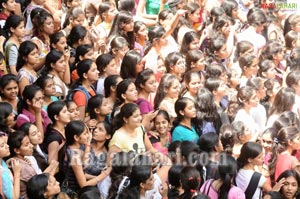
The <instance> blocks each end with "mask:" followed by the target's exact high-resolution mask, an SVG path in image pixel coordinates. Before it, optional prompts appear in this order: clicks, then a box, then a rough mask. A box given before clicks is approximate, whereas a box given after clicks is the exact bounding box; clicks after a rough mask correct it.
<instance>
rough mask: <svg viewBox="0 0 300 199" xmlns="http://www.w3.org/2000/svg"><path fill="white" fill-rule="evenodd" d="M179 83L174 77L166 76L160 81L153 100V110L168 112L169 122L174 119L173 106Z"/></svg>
mask: <svg viewBox="0 0 300 199" xmlns="http://www.w3.org/2000/svg"><path fill="white" fill-rule="evenodd" d="M179 90H180V82H179V80H178V79H177V77H176V76H175V75H171V74H166V75H164V76H163V78H162V80H161V81H160V83H159V85H158V88H157V93H156V95H155V98H154V109H161V110H165V111H167V112H168V114H169V116H170V119H171V121H173V120H174V118H176V116H177V114H176V112H175V108H174V104H175V101H176V100H177V98H178V96H179Z"/></svg>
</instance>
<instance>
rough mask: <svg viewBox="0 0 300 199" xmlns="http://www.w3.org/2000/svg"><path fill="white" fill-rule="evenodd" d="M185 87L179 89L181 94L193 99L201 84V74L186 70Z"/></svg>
mask: <svg viewBox="0 0 300 199" xmlns="http://www.w3.org/2000/svg"><path fill="white" fill-rule="evenodd" d="M183 80H184V83H185V87H186V89H183V90H182V91H181V96H183V97H187V98H190V99H191V100H195V99H196V96H197V92H198V90H199V89H200V88H201V87H202V86H203V83H202V80H201V75H200V74H199V72H197V71H193V70H191V71H188V72H187V73H185V75H184V78H183Z"/></svg>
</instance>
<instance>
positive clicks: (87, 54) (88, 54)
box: [70, 44, 95, 82]
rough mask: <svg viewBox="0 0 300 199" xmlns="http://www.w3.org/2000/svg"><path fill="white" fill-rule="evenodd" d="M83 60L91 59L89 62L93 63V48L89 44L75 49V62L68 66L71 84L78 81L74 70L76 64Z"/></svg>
mask: <svg viewBox="0 0 300 199" xmlns="http://www.w3.org/2000/svg"><path fill="white" fill-rule="evenodd" d="M84 59H91V60H93V61H95V57H94V50H93V46H92V45H90V44H83V45H79V46H78V47H77V48H76V52H75V62H74V63H73V64H72V66H70V68H71V70H70V71H71V80H72V82H75V81H76V80H77V79H78V74H77V70H76V67H77V64H78V62H80V61H82V60H84Z"/></svg>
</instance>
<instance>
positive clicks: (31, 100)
mask: <svg viewBox="0 0 300 199" xmlns="http://www.w3.org/2000/svg"><path fill="white" fill-rule="evenodd" d="M43 98H44V97H43V91H42V89H41V88H40V87H39V86H37V85H28V86H26V87H25V89H24V91H23V98H22V99H21V100H20V101H19V102H18V113H19V115H18V117H17V127H18V128H19V127H20V126H21V125H22V124H24V123H26V122H32V123H34V124H35V125H36V126H37V127H38V129H39V130H40V132H41V133H42V134H44V133H46V127H47V126H48V124H50V123H51V121H50V119H49V117H48V115H47V112H46V111H44V110H43V109H42V106H43V102H44V99H43Z"/></svg>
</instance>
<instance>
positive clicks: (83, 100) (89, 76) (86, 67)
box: [69, 59, 99, 120]
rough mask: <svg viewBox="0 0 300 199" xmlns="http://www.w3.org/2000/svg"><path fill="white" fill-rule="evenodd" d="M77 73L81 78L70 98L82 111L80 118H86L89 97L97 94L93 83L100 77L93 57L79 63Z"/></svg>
mask: <svg viewBox="0 0 300 199" xmlns="http://www.w3.org/2000/svg"><path fill="white" fill-rule="evenodd" d="M77 73H78V76H79V79H78V80H77V81H76V82H75V84H74V86H73V88H72V90H71V93H69V98H71V99H72V100H73V101H74V102H75V103H76V105H77V106H78V110H79V112H80V119H81V120H83V119H84V118H85V113H86V106H87V103H88V101H89V99H90V98H91V97H92V96H94V95H96V92H95V89H94V87H93V83H95V82H96V81H97V80H98V78H99V71H98V70H97V65H96V64H95V62H94V61H93V60H91V59H85V60H82V61H80V62H79V63H78V65H77Z"/></svg>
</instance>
